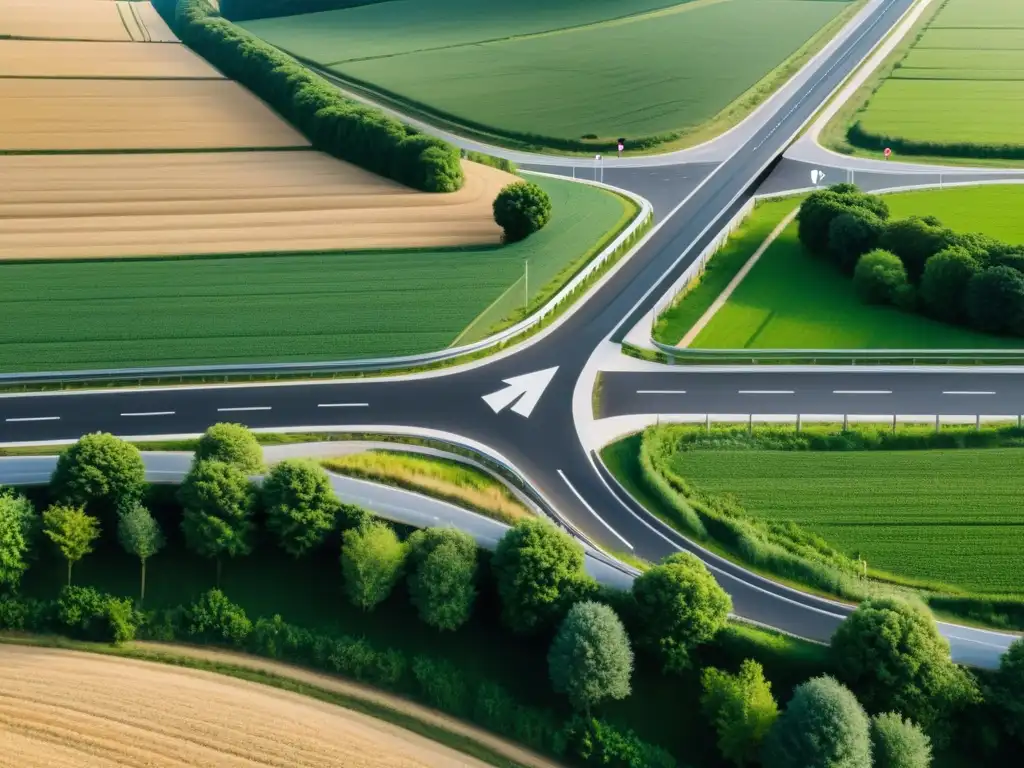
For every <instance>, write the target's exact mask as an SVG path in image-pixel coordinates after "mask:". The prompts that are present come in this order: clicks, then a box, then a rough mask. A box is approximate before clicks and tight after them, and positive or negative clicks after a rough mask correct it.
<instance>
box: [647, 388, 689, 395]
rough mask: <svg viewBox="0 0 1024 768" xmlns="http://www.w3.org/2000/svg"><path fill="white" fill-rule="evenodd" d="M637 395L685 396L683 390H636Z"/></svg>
mask: <svg viewBox="0 0 1024 768" xmlns="http://www.w3.org/2000/svg"><path fill="white" fill-rule="evenodd" d="M636 393H637V394H638V395H685V394H686V390H685V389H638V390H637V391H636Z"/></svg>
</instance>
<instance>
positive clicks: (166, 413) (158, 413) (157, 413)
mask: <svg viewBox="0 0 1024 768" xmlns="http://www.w3.org/2000/svg"><path fill="white" fill-rule="evenodd" d="M121 415H122V416H173V415H174V411H140V412H138V413H122V414H121Z"/></svg>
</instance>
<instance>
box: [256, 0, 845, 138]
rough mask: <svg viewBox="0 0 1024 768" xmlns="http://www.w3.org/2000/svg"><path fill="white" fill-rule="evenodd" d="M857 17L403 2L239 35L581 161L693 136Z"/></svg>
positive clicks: (561, 0)
mask: <svg viewBox="0 0 1024 768" xmlns="http://www.w3.org/2000/svg"><path fill="white" fill-rule="evenodd" d="M849 5H850V3H849V2H847V0H690V2H678V0H677V1H676V2H669V1H668V0H619V1H618V2H612V1H611V0H588V2H585V3H582V2H574V1H573V0H527V2H521V3H513V4H503V3H498V2H486V3H481V2H479V0H399V1H398V2H389V3H383V4H378V5H370V6H364V7H361V8H354V9H347V10H339V11H330V12H326V13H319V14H308V15H304V16H293V17H285V18H277V19H265V20H260V21H253V22H247V23H246V24H245V25H244V26H245V27H246V28H247V29H249V30H250V31H252V32H253V33H255V34H257V35H259V36H260V37H262V38H264V39H266V40H268V41H269V42H271V43H274V44H275V45H278V46H280V47H282V48H284V49H285V50H288V51H289V52H291V53H294V54H296V55H299V56H302V57H303V58H306V59H309V60H312V61H316V62H318V63H320V64H321V65H323V66H325V67H328V68H329V69H331V70H332V71H334V72H336V73H338V74H339V75H340V76H342V77H344V78H347V79H349V80H352V81H355V82H358V83H361V84H365V85H367V86H369V87H370V88H371V89H373V90H377V91H379V92H382V93H385V94H386V95H388V96H391V97H393V98H396V99H398V100H399V101H401V102H403V103H405V104H407V105H411V106H412V107H414V108H417V109H422V110H425V111H427V112H430V113H433V114H435V115H438V116H440V117H442V118H445V119H448V120H451V121H454V122H456V123H459V124H461V125H464V126H468V127H470V128H473V129H476V130H479V131H484V132H487V133H492V134H497V135H501V136H509V137H514V138H517V139H521V140H535V141H538V142H541V143H543V142H545V141H547V142H549V143H551V142H553V143H554V144H555V145H556V146H557V145H559V143H561V145H563V146H565V147H567V148H575V147H574V146H573V142H580V141H581V140H582V139H583V137H596V138H599V139H602V140H605V141H607V140H608V139H609V138H615V137H619V136H625V137H627V139H630V140H631V141H632V142H634V143H639V142H640V141H641V140H642V139H643V138H645V137H656V136H659V137H665V136H666V135H668V134H672V136H673V137H676V134H677V132H680V131H692V130H695V129H697V128H698V127H699V126H701V125H702V124H705V123H707V122H708V121H710V120H712V118H714V117H715V116H716V115H718V114H719V113H720V112H722V111H723V110H725V109H726V108H727V107H729V105H730V104H732V103H733V102H735V101H736V100H737V99H739V98H740V97H741V96H743V95H744V94H745V93H746V92H748V91H749V90H750V89H751V88H753V87H754V86H755V85H757V84H758V83H759V82H760V81H762V79H763V78H765V77H766V76H767V75H769V73H772V72H773V70H776V68H777V67H779V66H780V65H782V64H783V63H784V62H786V61H787V59H789V58H790V57H791V56H793V55H794V54H795V53H797V51H798V50H800V49H801V47H802V46H804V45H805V44H806V43H808V41H809V40H811V38H814V37H815V35H816V33H818V32H819V30H821V29H822V28H823V27H826V26H827V25H829V23H830V22H832V21H833V20H834V19H836V17H837V16H839V14H841V13H842V12H843V11H844V10H846V9H847V8H848V6H849ZM730 51H733V52H737V53H735V54H730V53H729V52H730ZM778 84H779V83H778V82H773V83H772V87H775V86H777V85H778ZM756 95H757V96H758V97H763V95H764V93H763V92H762V93H759V94H756ZM755 101H756V98H755ZM747 106H748V107H749V106H750V104H748V105H747Z"/></svg>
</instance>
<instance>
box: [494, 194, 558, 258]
mask: <svg viewBox="0 0 1024 768" xmlns="http://www.w3.org/2000/svg"><path fill="white" fill-rule="evenodd" d="M493 207H494V220H495V221H496V222H497V223H498V226H499V227H501V228H502V230H504V232H505V242H506V243H514V242H516V241H518V240H522V239H523V238H525V237H527V236H529V235H532V234H533V233H534V232H536V231H537V230H539V229H540V228H541V227H543V226H544V225H545V224H547V223H548V221H549V220H550V219H551V198H549V197H548V193H547V192H545V191H544V190H543V189H541V188H540V187H538V186H537V185H536V184H534V183H533V182H530V181H519V182H516V183H515V184H509V185H508V186H507V187H505V188H504V189H502V190H501V192H499V193H498V196H497V197H496V198H495V199H494V206H493Z"/></svg>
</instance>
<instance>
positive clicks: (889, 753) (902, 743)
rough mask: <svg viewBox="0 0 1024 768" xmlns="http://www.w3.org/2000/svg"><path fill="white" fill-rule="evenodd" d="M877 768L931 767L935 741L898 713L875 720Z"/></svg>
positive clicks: (873, 745) (873, 742)
mask: <svg viewBox="0 0 1024 768" xmlns="http://www.w3.org/2000/svg"><path fill="white" fill-rule="evenodd" d="M871 756H872V758H873V760H874V768H928V766H930V765H931V764H932V742H931V739H929V738H928V736H926V735H925V733H924V731H922V730H921V729H920V728H918V727H917V726H916V725H915V724H914V723H912V722H911V721H910V720H905V719H904V718H903V717H901V716H900V715H899V714H898V713H896V712H885V713H883V714H881V715H875V717H873V718H871Z"/></svg>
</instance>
